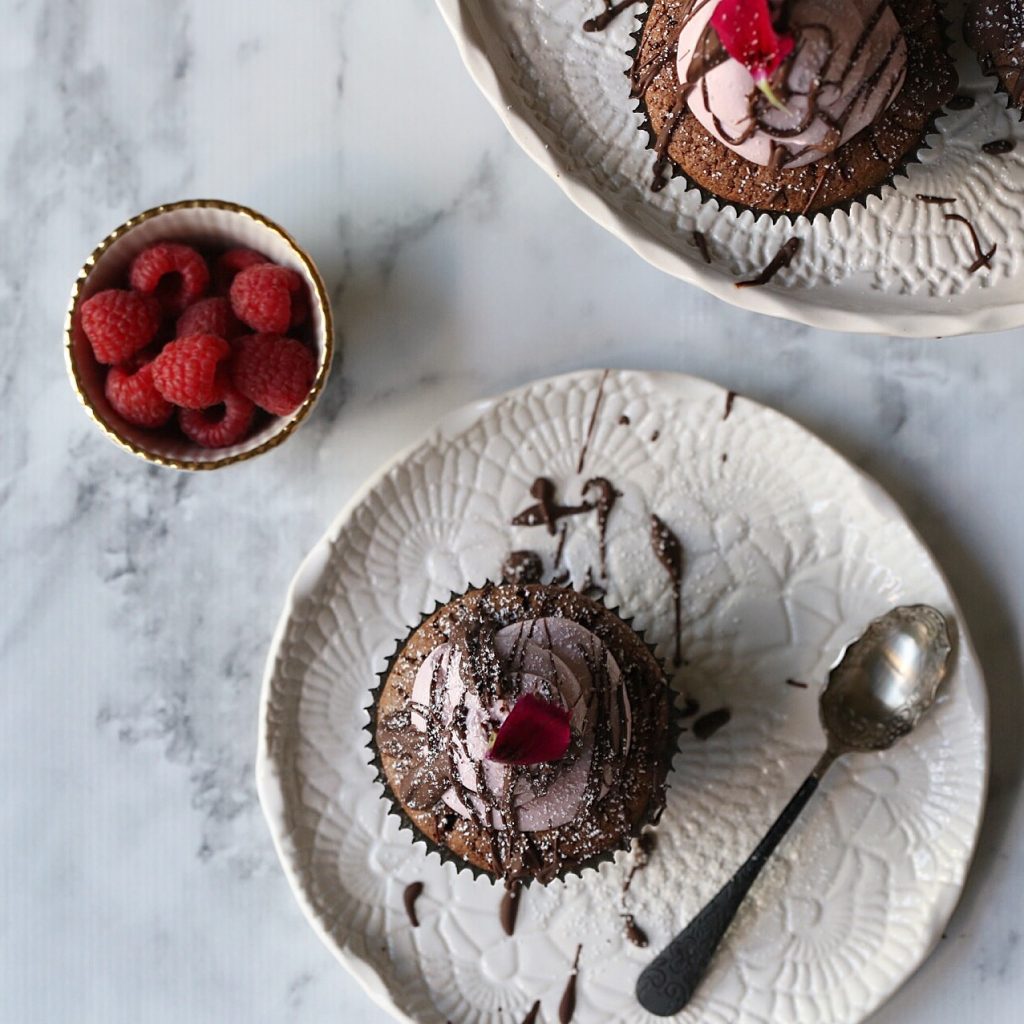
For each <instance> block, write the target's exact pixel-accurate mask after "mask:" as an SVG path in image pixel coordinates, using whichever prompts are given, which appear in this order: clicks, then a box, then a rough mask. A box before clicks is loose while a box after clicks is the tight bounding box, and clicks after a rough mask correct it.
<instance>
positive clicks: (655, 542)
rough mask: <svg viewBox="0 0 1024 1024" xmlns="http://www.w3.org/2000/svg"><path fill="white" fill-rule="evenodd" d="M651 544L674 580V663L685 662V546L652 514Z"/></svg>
mask: <svg viewBox="0 0 1024 1024" xmlns="http://www.w3.org/2000/svg"><path fill="white" fill-rule="evenodd" d="M651 546H652V547H653V548H654V554H655V556H656V557H657V559H658V561H659V562H661V564H662V565H663V566H664V568H665V571H666V572H667V573H668V577H669V580H671V582H672V596H673V600H674V602H675V634H676V641H675V653H674V654H673V657H672V663H673V664H674V665H677V666H678V665H682V663H683V647H682V644H683V606H682V583H683V546H682V545H681V544H680V543H679V538H678V537H676V535H675V534H674V533H673V532H672V531H671V530H670V529H669V528H668V527H667V526H666V525H665V524H664V523H663V522H662V521H661V520H660V519H659V518H658V517H657V516H654V515H652V516H651Z"/></svg>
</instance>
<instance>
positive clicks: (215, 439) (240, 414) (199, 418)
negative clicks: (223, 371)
mask: <svg viewBox="0 0 1024 1024" xmlns="http://www.w3.org/2000/svg"><path fill="white" fill-rule="evenodd" d="M223 388H224V393H223V396H222V399H221V402H220V403H219V404H217V405H215V406H213V407H212V408H210V409H182V410H181V411H180V412H179V413H178V426H180V427H181V431H182V433H183V434H184V435H185V436H186V437H187V438H189V439H190V440H192V441H195V443H196V444H201V445H202V446H203V447H204V448H226V447H227V446H228V445H231V444H237V443H238V442H239V441H241V440H242V439H243V438H244V437H245V436H246V434H248V433H249V428H250V427H251V426H252V417H253V413H254V412H255V411H256V407H255V406H254V405H253V404H252V402H250V401H249V399H248V398H246V397H245V396H244V395H241V394H239V393H238V392H237V391H236V390H235V389H234V388H233V387H232V386H231V385H230V384H229V383H227V382H224V383H223Z"/></svg>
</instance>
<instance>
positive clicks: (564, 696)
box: [369, 583, 673, 883]
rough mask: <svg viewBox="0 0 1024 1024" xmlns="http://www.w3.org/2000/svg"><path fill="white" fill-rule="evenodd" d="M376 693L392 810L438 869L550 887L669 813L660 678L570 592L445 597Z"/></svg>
mask: <svg viewBox="0 0 1024 1024" xmlns="http://www.w3.org/2000/svg"><path fill="white" fill-rule="evenodd" d="M381 678H382V683H381V686H380V687H379V689H378V690H377V692H376V698H375V704H374V706H373V707H372V708H371V710H370V718H371V721H370V726H369V728H370V731H371V735H372V739H371V747H373V748H375V750H376V756H377V761H378V763H379V766H380V770H381V778H382V780H383V782H384V784H385V788H386V795H387V796H388V797H389V799H390V800H391V803H392V805H393V807H394V809H395V811H396V812H397V813H398V814H399V816H400V817H403V818H404V819H405V820H406V821H407V822H408V823H410V824H411V825H412V826H413V827H414V829H415V830H416V832H418V833H419V835H420V837H421V838H424V839H426V840H427V841H428V845H429V847H430V848H432V849H436V850H438V851H439V852H440V853H441V855H442V858H443V859H454V860H456V861H457V862H461V863H462V864H465V865H469V866H471V867H472V868H474V869H476V870H478V871H481V872H484V873H486V874H488V875H490V876H492V877H493V878H497V879H504V880H505V881H506V882H507V883H508V882H511V881H526V882H529V881H531V880H537V881H539V882H541V883H547V882H549V881H551V880H552V879H554V878H557V877H562V876H564V875H565V874H567V873H573V872H578V871H579V870H581V869H582V868H583V867H585V866H588V865H591V864H594V863H595V862H597V861H598V860H600V859H601V858H602V857H604V856H609V857H610V856H611V855H612V854H613V853H614V851H615V850H617V849H622V848H626V847H628V846H629V844H630V841H631V839H632V838H634V837H635V836H638V835H639V834H640V831H641V829H642V828H643V826H644V825H645V824H647V823H649V822H653V821H656V820H657V817H658V816H659V815H660V812H661V810H662V809H663V807H664V790H665V778H666V775H667V772H668V767H669V763H670V759H671V749H670V744H671V737H672V733H673V730H672V728H671V718H670V714H671V712H670V697H669V688H668V685H667V682H666V679H665V675H664V673H663V670H662V668H661V665H660V663H659V661H658V659H657V658H656V657H655V656H654V655H653V654H652V652H651V651H650V650H649V649H648V647H647V645H646V644H645V642H644V641H643V639H642V638H641V637H640V636H639V635H638V634H637V633H636V632H634V631H633V629H632V628H631V627H630V626H629V625H627V623H625V622H624V621H623V620H622V619H620V618H619V617H618V615H617V614H615V613H614V612H612V611H610V610H609V609H608V608H606V607H605V606H604V605H602V604H599V603H598V602H597V601H594V600H592V599H591V598H589V597H586V596H585V595H583V594H581V593H578V592H577V591H574V590H571V589H568V588H566V587H560V586H554V585H546V584H540V583H533V584H528V585H519V584H510V583H504V584H487V585H486V586H484V587H481V588H479V589H473V590H469V591H467V592H466V593H465V594H463V595H461V596H457V597H453V598H452V600H450V601H449V602H448V603H446V604H444V605H443V606H441V607H439V608H438V609H437V610H436V611H435V612H434V613H433V614H431V615H428V616H427V617H426V618H425V619H424V620H423V621H422V622H421V624H420V625H419V626H418V627H416V628H415V629H414V630H413V631H412V632H411V633H410V635H409V636H408V637H407V638H406V639H405V640H404V641H403V642H401V643H400V645H399V648H398V650H397V651H396V654H395V656H394V657H393V658H392V659H391V663H390V665H389V667H388V669H387V670H386V672H385V673H383V675H382V677H381Z"/></svg>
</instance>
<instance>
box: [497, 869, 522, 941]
mask: <svg viewBox="0 0 1024 1024" xmlns="http://www.w3.org/2000/svg"><path fill="white" fill-rule="evenodd" d="M522 891H523V880H522V879H521V878H509V879H507V880H506V881H505V892H504V893H503V894H502V897H501V909H500V912H499V917H500V919H501V928H502V931H504V933H505V934H506V935H514V934H515V930H516V918H517V917H518V916H519V897H520V895H521V893H522Z"/></svg>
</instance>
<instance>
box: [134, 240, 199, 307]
mask: <svg viewBox="0 0 1024 1024" xmlns="http://www.w3.org/2000/svg"><path fill="white" fill-rule="evenodd" d="M129 279H130V281H131V286H132V287H133V288H134V289H135V290H136V291H139V292H143V293H144V294H146V295H154V294H155V295H156V296H157V298H158V299H159V300H160V305H161V306H163V308H164V309H165V310H166V311H167V312H168V313H180V312H181V311H182V310H183V309H184V308H185V307H186V306H190V305H191V304H192V303H193V302H195V301H196V299H198V298H200V297H201V296H202V294H203V293H204V292H205V291H206V289H207V288H208V287H209V285H210V269H209V267H207V265H206V260H204V259H203V257H202V256H200V255H199V253H197V252H196V251H195V249H193V248H192V247H191V246H188V245H180V244H179V243H177V242H158V243H157V244H156V245H151V246H150V247H149V248H148V249H143V250H142V252H140V253H139V255H138V256H136V257H135V259H134V260H133V261H132V269H131V273H130V274H129Z"/></svg>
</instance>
